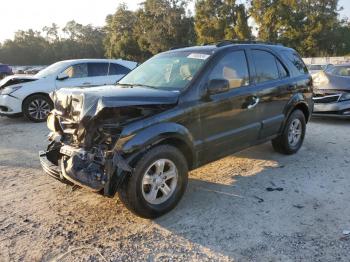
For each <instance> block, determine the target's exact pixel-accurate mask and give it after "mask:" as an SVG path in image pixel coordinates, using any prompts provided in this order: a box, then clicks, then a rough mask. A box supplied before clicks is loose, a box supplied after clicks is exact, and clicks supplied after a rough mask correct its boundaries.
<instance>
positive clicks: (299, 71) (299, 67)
mask: <svg viewBox="0 0 350 262" xmlns="http://www.w3.org/2000/svg"><path fill="white" fill-rule="evenodd" d="M282 54H283V56H284V57H285V58H287V59H288V60H289V61H290V62H291V63H292V66H293V67H292V70H293V72H294V74H296V75H304V74H307V73H308V71H307V67H306V66H305V64H304V62H303V60H302V59H301V58H300V56H299V55H298V54H297V53H295V52H294V51H291V50H288V51H283V52H282Z"/></svg>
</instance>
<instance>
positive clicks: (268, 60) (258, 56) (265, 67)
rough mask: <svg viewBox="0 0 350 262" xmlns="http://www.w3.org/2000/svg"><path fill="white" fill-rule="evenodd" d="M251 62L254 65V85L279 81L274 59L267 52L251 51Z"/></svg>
mask: <svg viewBox="0 0 350 262" xmlns="http://www.w3.org/2000/svg"><path fill="white" fill-rule="evenodd" d="M252 55H253V61H254V63H255V71H256V76H255V80H256V83H262V82H266V81H271V80H276V79H279V73H278V68H277V63H276V58H275V56H274V55H272V54H271V53H269V52H266V51H262V50H253V51H252Z"/></svg>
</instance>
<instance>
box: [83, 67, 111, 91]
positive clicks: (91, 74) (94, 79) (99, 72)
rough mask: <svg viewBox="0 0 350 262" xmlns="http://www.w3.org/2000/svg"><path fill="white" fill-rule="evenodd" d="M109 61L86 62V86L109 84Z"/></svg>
mask: <svg viewBox="0 0 350 262" xmlns="http://www.w3.org/2000/svg"><path fill="white" fill-rule="evenodd" d="M108 69H109V63H105V62H94V63H88V81H87V86H101V85H107V84H111V83H110V82H109V81H108Z"/></svg>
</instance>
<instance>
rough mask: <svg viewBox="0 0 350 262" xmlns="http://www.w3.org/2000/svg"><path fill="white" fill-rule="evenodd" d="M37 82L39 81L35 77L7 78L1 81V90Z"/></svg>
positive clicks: (13, 76)
mask: <svg viewBox="0 0 350 262" xmlns="http://www.w3.org/2000/svg"><path fill="white" fill-rule="evenodd" d="M36 80H38V79H37V78H35V77H33V76H20V75H12V76H7V77H5V78H4V79H2V80H1V81H0V90H1V89H4V88H5V87H7V86H12V85H17V84H23V83H27V82H33V81H36Z"/></svg>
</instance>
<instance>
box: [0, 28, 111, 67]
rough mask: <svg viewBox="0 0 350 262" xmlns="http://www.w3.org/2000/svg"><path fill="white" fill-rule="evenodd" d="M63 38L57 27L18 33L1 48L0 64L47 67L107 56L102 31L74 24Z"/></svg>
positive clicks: (64, 29)
mask: <svg viewBox="0 0 350 262" xmlns="http://www.w3.org/2000/svg"><path fill="white" fill-rule="evenodd" d="M62 31H63V33H64V34H65V35H66V36H65V37H60V30H59V28H58V26H57V25H56V24H52V26H51V27H47V26H46V27H44V28H43V34H44V35H43V34H42V33H41V32H38V31H33V30H31V29H30V30H28V31H18V32H16V34H15V37H14V39H13V40H6V41H5V42H4V43H3V44H2V45H1V46H0V61H1V62H2V63H8V64H12V65H33V64H34V65H35V64H37V65H47V64H51V63H54V62H56V61H59V60H65V59H76V58H101V57H103V55H104V47H103V39H104V37H105V33H104V31H103V30H102V29H101V28H95V27H93V26H91V25H81V24H78V23H76V22H75V21H70V22H68V23H67V25H66V26H65V27H64V28H63V30H62Z"/></svg>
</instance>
